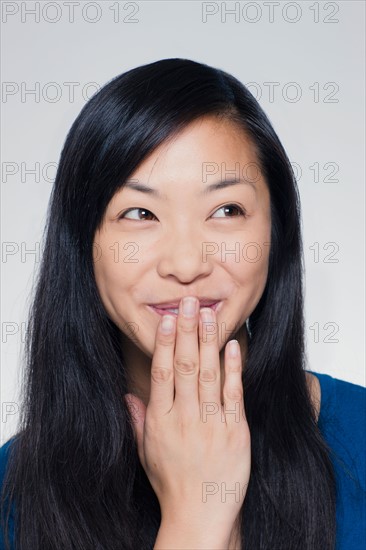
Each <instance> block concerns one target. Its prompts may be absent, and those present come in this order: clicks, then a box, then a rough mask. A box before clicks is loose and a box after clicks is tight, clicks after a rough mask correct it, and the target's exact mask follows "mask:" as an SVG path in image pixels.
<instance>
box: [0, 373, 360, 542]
mask: <svg viewBox="0 0 366 550" xmlns="http://www.w3.org/2000/svg"><path fill="white" fill-rule="evenodd" d="M308 372H312V374H314V375H315V376H316V377H317V378H318V379H319V382H320V388H321V406H320V414H319V419H318V426H319V428H320V430H321V432H322V434H323V436H324V438H325V440H326V441H327V443H328V445H329V446H330V448H331V449H332V451H333V452H334V453H336V455H337V457H338V458H337V457H335V456H334V455H333V456H332V461H333V464H334V467H335V472H336V478H337V491H338V494H337V510H336V514H337V516H336V518H337V543H336V550H366V388H364V387H363V386H358V385H357V384H351V383H350V382H346V381H344V380H339V379H337V378H333V377H332V376H330V375H328V374H320V373H317V372H314V371H308ZM13 440H14V437H13V438H11V439H10V440H9V441H7V442H6V443H5V444H4V445H3V446H2V447H1V448H0V487H2V484H3V477H4V473H5V468H6V463H7V459H8V452H9V447H10V444H11V442H12V441H13ZM347 472H348V473H347ZM11 527H12V524H11ZM4 548H5V547H4V542H3V532H2V531H1V532H0V550H3V549H4Z"/></svg>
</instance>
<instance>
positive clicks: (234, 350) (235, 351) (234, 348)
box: [229, 340, 239, 357]
mask: <svg viewBox="0 0 366 550" xmlns="http://www.w3.org/2000/svg"><path fill="white" fill-rule="evenodd" d="M238 355H239V342H238V341H237V340H230V342H229V357H238Z"/></svg>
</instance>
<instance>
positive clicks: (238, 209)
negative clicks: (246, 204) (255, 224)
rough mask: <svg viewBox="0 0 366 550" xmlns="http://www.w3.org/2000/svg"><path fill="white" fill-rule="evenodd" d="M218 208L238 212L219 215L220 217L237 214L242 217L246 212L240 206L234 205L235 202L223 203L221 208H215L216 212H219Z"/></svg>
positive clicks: (226, 211) (234, 216)
mask: <svg viewBox="0 0 366 550" xmlns="http://www.w3.org/2000/svg"><path fill="white" fill-rule="evenodd" d="M220 210H223V211H224V212H225V213H228V212H231V211H233V210H234V212H235V211H236V212H238V214H236V215H235V214H234V215H233V216H225V215H224V216H219V217H221V218H227V217H229V218H236V217H238V216H243V217H244V218H245V217H246V212H245V210H244V209H243V208H241V207H240V206H238V205H236V204H225V206H221V208H218V210H216V212H220Z"/></svg>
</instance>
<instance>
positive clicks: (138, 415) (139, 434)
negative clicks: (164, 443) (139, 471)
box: [124, 393, 146, 462]
mask: <svg viewBox="0 0 366 550" xmlns="http://www.w3.org/2000/svg"><path fill="white" fill-rule="evenodd" d="M124 399H125V402H126V405H127V407H128V410H129V412H130V415H131V419H132V423H133V428H134V432H135V438H136V441H137V448H138V453H139V457H140V460H141V462H142V456H143V434H144V423H145V415H146V406H145V404H144V403H143V402H142V401H141V399H139V398H138V397H136V395H133V394H132V393H126V394H125V396H124Z"/></svg>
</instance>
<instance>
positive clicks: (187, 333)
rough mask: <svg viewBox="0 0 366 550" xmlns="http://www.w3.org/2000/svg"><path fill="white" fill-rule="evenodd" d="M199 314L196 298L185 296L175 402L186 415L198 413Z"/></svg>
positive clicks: (177, 347) (178, 336) (179, 326)
mask: <svg viewBox="0 0 366 550" xmlns="http://www.w3.org/2000/svg"><path fill="white" fill-rule="evenodd" d="M198 315H199V301H198V299H197V298H195V297H193V296H192V297H185V298H183V300H181V301H180V304H179V313H178V317H177V334H176V345H175V355H174V386H175V399H174V402H175V404H176V406H177V407H179V408H180V410H182V411H184V412H183V414H184V415H185V416H186V415H191V414H198V415H199V399H198V373H199V351H198Z"/></svg>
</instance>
